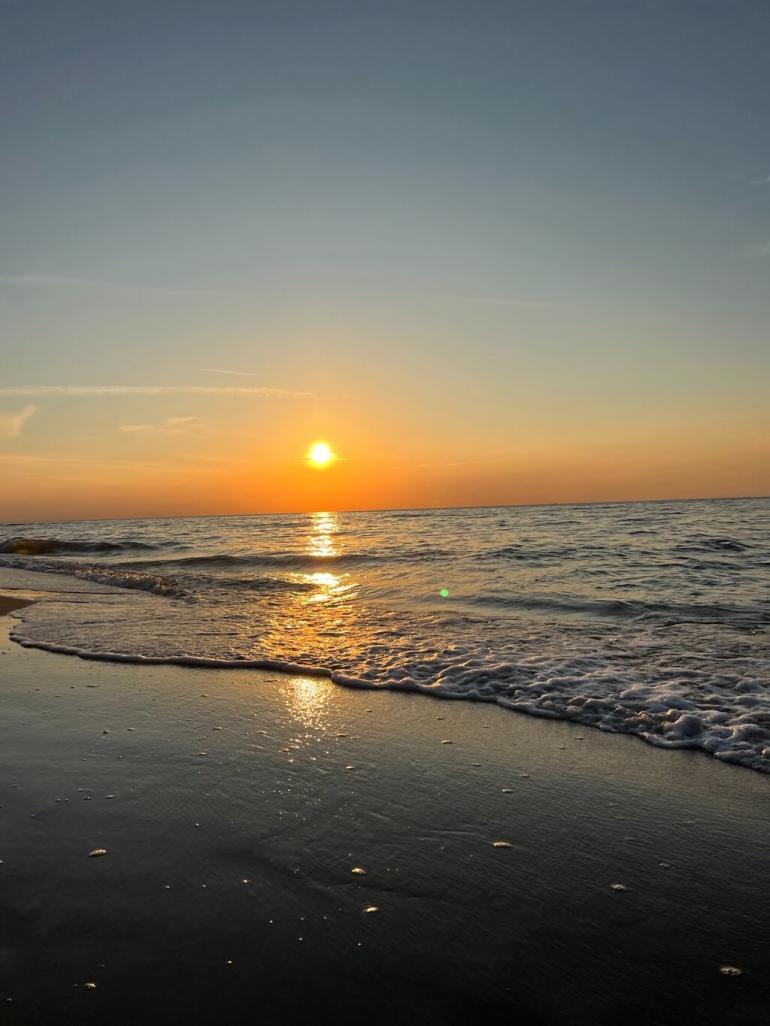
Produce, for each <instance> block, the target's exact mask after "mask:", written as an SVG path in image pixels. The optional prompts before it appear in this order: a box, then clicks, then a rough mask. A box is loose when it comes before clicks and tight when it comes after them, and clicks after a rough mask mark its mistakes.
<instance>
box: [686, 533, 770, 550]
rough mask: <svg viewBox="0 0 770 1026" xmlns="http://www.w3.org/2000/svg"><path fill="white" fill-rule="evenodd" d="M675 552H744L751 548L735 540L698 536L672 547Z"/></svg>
mask: <svg viewBox="0 0 770 1026" xmlns="http://www.w3.org/2000/svg"><path fill="white" fill-rule="evenodd" d="M674 548H675V550H676V551H677V552H746V551H747V550H748V549H750V548H751V546H750V545H746V544H745V542H740V541H737V540H736V539H735V538H710V537H707V536H705V535H698V536H695V537H694V538H688V539H687V540H686V541H684V542H682V543H681V544H679V545H676V546H674Z"/></svg>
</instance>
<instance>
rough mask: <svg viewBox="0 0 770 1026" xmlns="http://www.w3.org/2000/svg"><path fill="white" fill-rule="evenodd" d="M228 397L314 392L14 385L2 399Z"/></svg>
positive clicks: (1, 393)
mask: <svg viewBox="0 0 770 1026" xmlns="http://www.w3.org/2000/svg"><path fill="white" fill-rule="evenodd" d="M97 395H229V396H233V397H235V396H250V397H251V398H254V399H311V398H313V396H314V393H313V392H299V391H295V390H294V389H289V388H268V387H258V386H256V385H255V386H253V387H252V386H245V385H243V386H241V385H11V386H7V387H2V388H0V396H71V397H88V396H97Z"/></svg>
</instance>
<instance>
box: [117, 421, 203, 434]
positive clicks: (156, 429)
mask: <svg viewBox="0 0 770 1026" xmlns="http://www.w3.org/2000/svg"><path fill="white" fill-rule="evenodd" d="M197 423H198V418H197V417H164V418H163V420H161V421H160V422H159V423H158V424H121V426H120V428H119V429H118V430H119V431H124V432H125V433H126V434H131V435H137V434H157V435H189V434H192V433H194V429H195V427H196V425H197Z"/></svg>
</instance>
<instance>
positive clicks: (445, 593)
mask: <svg viewBox="0 0 770 1026" xmlns="http://www.w3.org/2000/svg"><path fill="white" fill-rule="evenodd" d="M439 595H440V596H441V597H442V598H449V588H442V589H441V591H440V592H439Z"/></svg>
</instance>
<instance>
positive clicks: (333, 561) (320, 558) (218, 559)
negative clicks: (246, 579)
mask: <svg viewBox="0 0 770 1026" xmlns="http://www.w3.org/2000/svg"><path fill="white" fill-rule="evenodd" d="M451 555H452V554H451V553H450V552H448V551H446V550H444V549H416V550H410V551H399V552H394V553H388V552H346V553H338V554H336V555H332V554H329V555H325V554H322V553H311V552H272V553H271V552H264V553H252V554H250V555H243V556H239V555H231V554H230V553H227V552H220V553H215V554H214V555H211V556H183V557H181V558H179V557H170V558H168V559H153V560H142V562H141V564H137V565H141V566H142V567H148V566H153V567H160V566H164V567H165V566H169V567H171V566H174V567H196V568H197V567H199V568H202V569H205V568H207V567H211V568H212V569H216V568H217V567H254V568H257V569H260V568H261V569H276V570H318V569H322V568H324V567H343V568H344V567H354V566H360V565H362V564H368V563H375V564H376V563H388V562H402V561H403V562H409V561H412V560H431V559H446V558H448V557H449V556H451Z"/></svg>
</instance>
